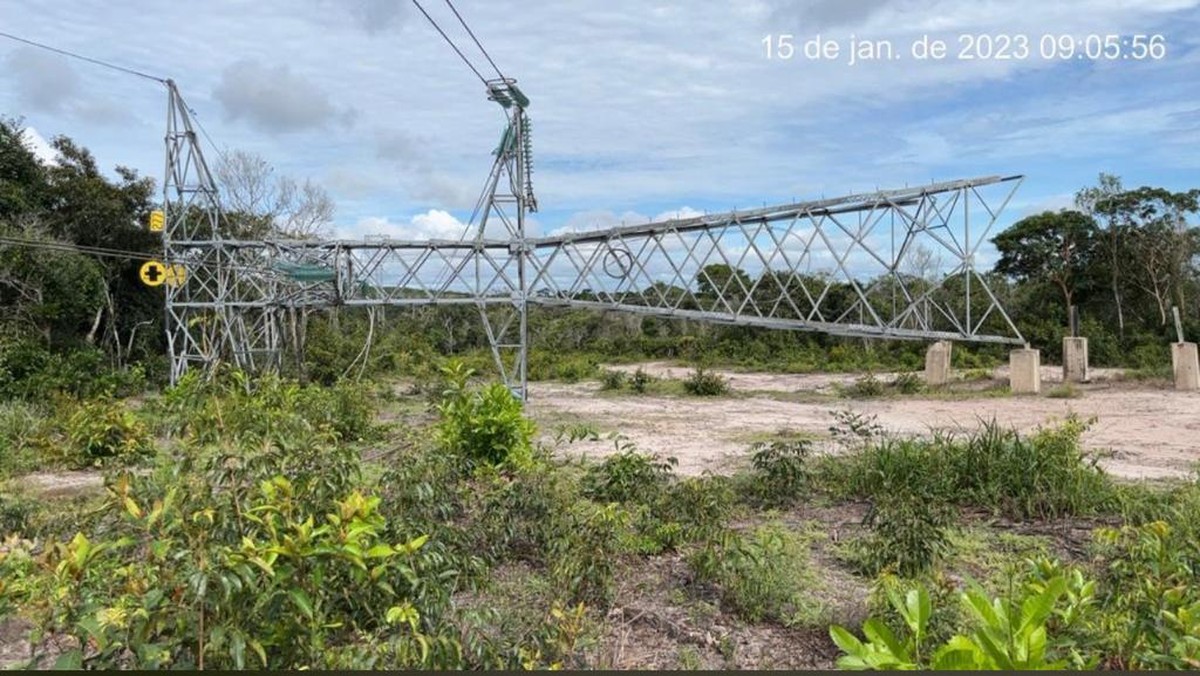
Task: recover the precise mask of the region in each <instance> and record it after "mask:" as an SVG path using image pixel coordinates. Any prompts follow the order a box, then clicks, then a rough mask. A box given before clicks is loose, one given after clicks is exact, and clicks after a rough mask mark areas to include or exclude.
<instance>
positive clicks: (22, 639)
mask: <svg viewBox="0 0 1200 676" xmlns="http://www.w3.org/2000/svg"><path fill="white" fill-rule="evenodd" d="M31 629H33V624H31V623H30V622H28V621H27V620H24V619H21V618H19V617H15V616H10V617H6V618H4V619H2V620H0V671H6V670H8V669H18V668H20V667H23V666H25V665H26V663H27V662H29V631H30V630H31Z"/></svg>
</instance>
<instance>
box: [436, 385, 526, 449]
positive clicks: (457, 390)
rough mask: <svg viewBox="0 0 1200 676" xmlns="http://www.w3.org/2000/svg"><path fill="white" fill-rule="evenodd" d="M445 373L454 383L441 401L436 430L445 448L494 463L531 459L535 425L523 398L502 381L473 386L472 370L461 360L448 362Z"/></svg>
mask: <svg viewBox="0 0 1200 676" xmlns="http://www.w3.org/2000/svg"><path fill="white" fill-rule="evenodd" d="M445 373H446V376H447V378H449V380H450V386H449V388H448V389H447V390H446V392H445V394H444V397H443V399H442V403H441V404H439V405H438V415H439V420H438V424H437V430H436V434H437V438H438V441H439V443H441V445H442V446H443V448H445V449H446V450H448V451H450V452H452V453H457V454H459V455H462V456H463V457H465V458H469V459H470V460H472V461H474V462H480V463H487V464H492V465H499V464H502V463H507V464H516V465H520V464H521V463H525V462H528V461H529V459H530V454H531V453H532V446H533V435H534V433H535V427H534V424H533V421H531V420H529V419H528V418H526V417H525V415H524V412H523V411H522V406H521V400H520V399H518V398H517V397H516V396H514V395H513V393H512V392H510V391H509V389H508V388H507V387H505V386H504V385H503V384H502V383H493V384H491V385H487V386H484V387H483V388H481V389H473V388H471V387H469V386H468V379H469V378H470V376H471V371H470V370H469V369H466V368H465V367H463V366H461V365H460V364H451V365H450V366H447V367H446V369H445Z"/></svg>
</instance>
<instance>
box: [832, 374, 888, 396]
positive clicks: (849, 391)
mask: <svg viewBox="0 0 1200 676" xmlns="http://www.w3.org/2000/svg"><path fill="white" fill-rule="evenodd" d="M885 391H886V387H885V386H884V384H883V381H882V380H880V379H879V378H876V377H875V374H874V373H868V374H866V375H863V376H859V377H858V378H857V379H856V380H855V381H854V383H853V384H851V385H848V386H846V387H844V388H842V396H846V397H850V398H853V399H870V398H872V397H882V396H883V394H884V392H885Z"/></svg>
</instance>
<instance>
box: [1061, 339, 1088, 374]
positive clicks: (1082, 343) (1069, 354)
mask: <svg viewBox="0 0 1200 676" xmlns="http://www.w3.org/2000/svg"><path fill="white" fill-rule="evenodd" d="M1062 348H1063V349H1062V353H1063V382H1064V383H1086V382H1088V381H1089V380H1091V376H1090V375H1089V374H1088V350H1087V338H1071V337H1069V336H1068V337H1066V338H1063V345H1062Z"/></svg>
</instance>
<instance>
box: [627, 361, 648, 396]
mask: <svg viewBox="0 0 1200 676" xmlns="http://www.w3.org/2000/svg"><path fill="white" fill-rule="evenodd" d="M652 382H654V376H651V375H650V374H649V373H646V372H645V371H643V370H642V367H640V366H639V367H638V369H637V370H636V371H634V372H633V376H632V377H631V378H630V379H629V389H631V390H633V391H634V392H636V393H638V394H645V393H646V390H647V389H648V388H649V387H650V383H652Z"/></svg>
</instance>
